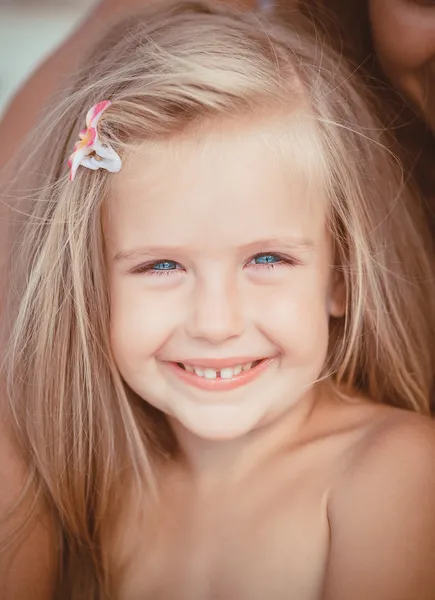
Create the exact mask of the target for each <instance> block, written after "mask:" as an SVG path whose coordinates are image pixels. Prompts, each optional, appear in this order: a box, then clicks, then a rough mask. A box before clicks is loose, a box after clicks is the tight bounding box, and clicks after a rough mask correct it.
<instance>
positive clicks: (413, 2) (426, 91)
mask: <svg viewBox="0 0 435 600" xmlns="http://www.w3.org/2000/svg"><path fill="white" fill-rule="evenodd" d="M369 10H370V20H371V25H372V32H373V41H374V45H375V49H376V52H377V55H378V57H379V60H380V63H381V65H382V67H383V69H384V71H385V73H386V74H387V76H388V77H389V79H390V80H391V82H392V83H393V84H394V85H395V86H396V87H397V88H398V89H399V90H401V91H402V92H404V94H405V95H406V96H407V97H408V98H409V99H410V100H411V102H412V103H413V104H414V105H415V106H416V107H417V108H418V109H419V110H420V112H421V113H422V115H423V116H424V118H425V119H426V121H427V122H428V124H429V125H430V127H431V128H432V130H433V131H434V132H435V0H369Z"/></svg>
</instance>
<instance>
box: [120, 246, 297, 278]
mask: <svg viewBox="0 0 435 600" xmlns="http://www.w3.org/2000/svg"><path fill="white" fill-rule="evenodd" d="M265 256H273V257H274V258H275V259H277V262H275V263H262V264H250V263H251V262H252V261H253V260H255V259H258V258H262V257H265ZM162 263H171V264H174V265H177V266H179V265H178V263H177V262H176V261H173V260H169V259H164V260H158V261H154V262H152V263H147V264H144V265H140V266H138V267H136V268H135V269H133V270H132V271H131V272H132V274H134V275H141V274H146V275H152V276H155V275H157V276H160V275H171V274H172V273H174V272H178V271H179V270H180V269H177V268H175V269H161V270H158V269H154V267H155V266H157V265H161V264H162ZM245 264H246V265H250V266H251V267H253V268H254V269H264V268H266V269H275V268H277V267H294V266H297V265H298V264H300V263H299V262H298V261H296V260H295V259H293V258H289V257H286V256H283V255H282V254H279V253H277V252H262V253H261V254H256V255H255V256H253V257H252V258H250V259H249V260H248V261H247V262H246V263H245Z"/></svg>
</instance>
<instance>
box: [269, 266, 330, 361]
mask: <svg viewBox="0 0 435 600" xmlns="http://www.w3.org/2000/svg"><path fill="white" fill-rule="evenodd" d="M327 296H328V294H327V283H326V282H325V281H324V280H321V279H320V280H319V278H318V277H317V276H315V275H314V274H309V273H302V272H301V273H300V274H299V275H298V276H297V277H295V278H293V280H292V281H291V282H289V284H288V285H286V287H285V289H281V290H279V292H276V293H273V294H271V296H270V298H269V302H268V303H267V305H268V308H267V311H266V314H265V318H264V323H267V325H266V327H267V329H268V331H267V334H268V335H269V337H271V338H272V339H273V340H274V342H275V343H276V344H277V345H278V346H280V347H281V348H282V349H283V350H284V352H285V354H287V355H288V356H289V357H291V360H292V362H293V361H296V362H301V363H305V362H310V361H312V360H313V357H315V356H318V357H319V360H320V362H322V360H324V354H325V352H326V349H327V346H328V331H329V327H328V324H329V315H328V310H327V304H328V301H327ZM322 357H323V358H322Z"/></svg>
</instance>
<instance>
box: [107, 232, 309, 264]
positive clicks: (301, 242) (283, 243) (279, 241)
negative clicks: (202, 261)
mask: <svg viewBox="0 0 435 600" xmlns="http://www.w3.org/2000/svg"><path fill="white" fill-rule="evenodd" d="M314 247H315V244H314V242H313V241H312V240H309V239H305V238H296V237H294V238H288V237H285V238H269V239H264V240H256V241H254V242H249V243H247V244H243V245H242V246H239V247H238V248H237V249H238V250H244V251H246V252H254V251H257V252H262V251H272V250H274V248H279V249H282V250H287V251H290V252H294V251H307V250H313V249H314ZM184 251H185V247H183V246H143V247H141V248H133V249H132V250H121V251H120V252H117V253H116V254H115V255H114V257H113V258H114V260H115V262H124V261H129V260H137V259H139V258H146V257H148V258H151V257H156V256H160V257H165V256H166V257H167V256H170V255H174V254H182V253H183V252H184Z"/></svg>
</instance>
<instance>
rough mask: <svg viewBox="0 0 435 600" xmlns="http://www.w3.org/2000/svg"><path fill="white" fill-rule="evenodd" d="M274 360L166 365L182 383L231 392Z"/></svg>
mask: <svg viewBox="0 0 435 600" xmlns="http://www.w3.org/2000/svg"><path fill="white" fill-rule="evenodd" d="M273 360H274V358H260V359H250V360H249V359H243V360H242V359H237V360H204V359H203V360H195V361H191V362H168V363H166V364H167V365H168V366H169V367H170V368H171V370H172V372H173V373H174V374H175V375H177V377H178V378H179V379H181V380H182V381H184V382H186V383H188V384H190V385H193V386H195V387H198V388H201V389H205V390H215V391H223V390H231V389H234V388H236V387H239V386H242V385H246V384H247V383H249V382H250V381H252V380H253V379H255V378H257V377H258V376H259V375H260V374H261V373H263V372H264V371H265V370H266V369H267V368H268V366H269V365H270V364H271V362H272V361H273Z"/></svg>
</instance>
